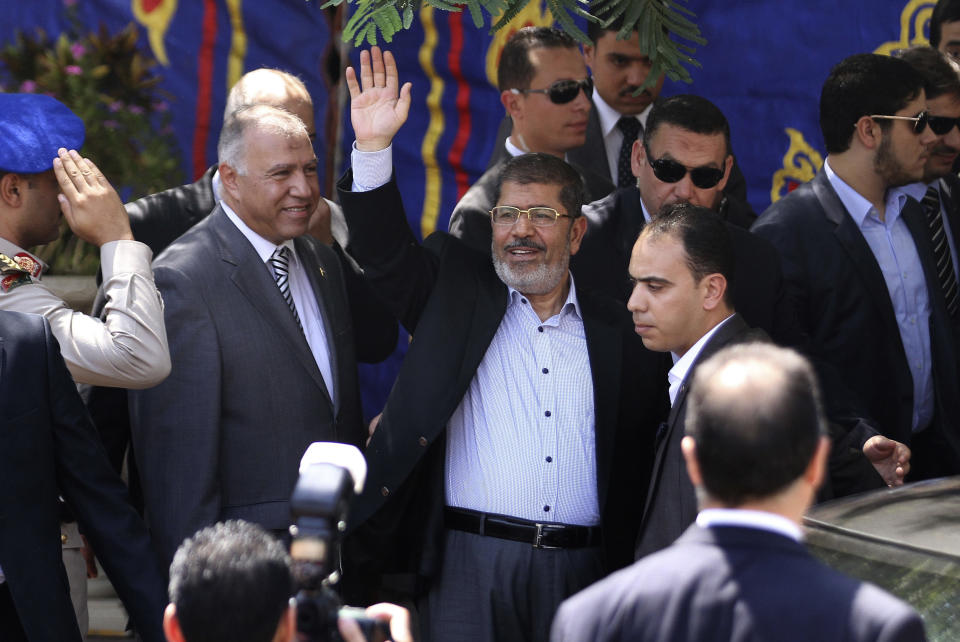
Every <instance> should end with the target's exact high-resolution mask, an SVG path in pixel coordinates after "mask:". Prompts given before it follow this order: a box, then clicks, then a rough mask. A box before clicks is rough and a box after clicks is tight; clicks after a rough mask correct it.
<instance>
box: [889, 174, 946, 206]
mask: <svg viewBox="0 0 960 642" xmlns="http://www.w3.org/2000/svg"><path fill="white" fill-rule="evenodd" d="M931 187H933V188H935V189H936V190H937V193H939V192H940V179H939V178H936V179H934V180H932V181H931V182H929V183H920V182H917V183H910V184H909V185H901V186H900V187H896V188H894V191H896V192H902V193H904V194H906V195H907V196H910V197H912V198H914V199H916V200H917V201H922V200H923V197H924V196H926V194H927V190H928V189H929V188H931Z"/></svg>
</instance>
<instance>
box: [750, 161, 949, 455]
mask: <svg viewBox="0 0 960 642" xmlns="http://www.w3.org/2000/svg"><path fill="white" fill-rule="evenodd" d="M901 216H902V217H903V220H904V222H905V223H906V225H907V227H908V229H909V230H910V233H911V235H912V236H913V240H914V243H915V245H916V248H917V252H918V254H919V256H920V261H921V263H922V265H923V271H924V277H925V278H926V282H927V292H928V295H929V301H930V349H931V350H930V351H931V353H932V354H931V356H932V358H933V383H934V392H935V404H936V407H935V416H934V421H933V425H932V426H931V428H932V429H934V430H938V431H940V432H941V433H942V435H943V437H944V438H945V439H946V440H947V442H948V443H949V446H950V448H951V449H952V451H953V453H952V454H953V455H954V457H955V458H956V461H957V466H956V467H955V470H956V471H960V431H958V429H957V427H958V425H960V423H958V422H960V385H958V368H957V364H958V352H957V343H956V340H955V336H954V333H953V330H952V324H951V323H950V321H949V318H948V316H947V312H946V303H945V301H944V297H943V292H942V290H941V289H940V287H939V282H938V281H937V276H936V267H935V265H934V260H933V249H932V246H931V241H930V234H929V231H928V228H927V225H926V221H925V219H924V216H923V212H922V209H921V207H920V205H919V203H917V202H916V201H914V200H913V199H908V201H907V205H906V206H904V211H903V212H902V214H901ZM753 231H754V233H755V234H757V235H758V236H761V237H763V238H766V239H767V240H769V241H770V242H771V243H773V244H774V245H775V246H776V247H777V249H778V250H779V251H780V257H781V259H782V261H783V272H784V277H785V278H786V282H787V288H788V292H789V295H790V298H791V299H792V300H793V302H794V308H795V309H796V311H797V317H798V321H799V322H800V324H801V326H802V327H803V329H804V330H805V332H806V334H807V335H808V337H809V339H810V344H809V350H810V351H811V353H812V354H813V356H814V357H816V358H819V359H823V360H825V361H827V362H830V363H832V364H833V365H834V367H835V368H836V369H837V370H838V371H839V372H840V374H841V377H842V380H843V383H844V384H845V385H847V386H848V387H849V388H850V389H851V390H852V392H853V395H854V397H853V398H852V399H851V401H852V402H854V403H857V404H859V406H860V413H859V414H860V416H863V417H868V418H870V419H871V420H872V421H873V422H874V424H875V425H876V426H877V427H878V428H879V430H880V432H881V433H882V434H884V435H886V436H887V437H890V438H891V439H896V440H897V441H901V442H903V443H906V444H908V445H909V444H910V441H911V438H912V432H911V422H912V413H913V379H912V375H911V373H910V369H909V367H908V364H907V357H906V353H905V352H904V349H903V343H902V342H901V340H900V332H899V329H898V326H897V321H896V318H895V316H894V311H893V304H892V303H891V301H890V294H889V293H888V291H887V287H886V283H885V282H884V279H883V275H882V273H881V272H880V266H879V265H878V264H877V260H876V259H875V258H874V256H873V253H872V252H871V250H870V246H869V245H867V242H866V240H865V239H864V238H863V234H862V233H861V232H860V230H859V228H858V227H857V224H856V223H855V222H854V220H853V219H852V218H851V217H850V214H849V213H848V212H847V211H846V209H845V208H844V206H843V203H842V202H841V201H840V197H839V196H837V193H836V192H835V191H834V189H833V187H832V186H831V185H830V182H829V180H828V179H827V176H826V174H825V173H824V172H823V171H821V172H820V173H819V174H817V176H816V177H815V178H814V179H813V180H812V181H810V182H809V183H806V184H804V185H801V186H800V187H799V188H797V189H796V190H794V191H793V192H791V193H790V194H788V195H787V196H785V197H784V198H782V199H780V200H779V201H777V202H776V203H774V204H773V205H771V206H770V208H769V209H768V210H767V211H766V212H764V213H763V215H762V216H761V217H760V218H759V219H758V220H757V223H756V224H755V225H754V227H753ZM915 463H918V462H915ZM919 463H922V462H919Z"/></svg>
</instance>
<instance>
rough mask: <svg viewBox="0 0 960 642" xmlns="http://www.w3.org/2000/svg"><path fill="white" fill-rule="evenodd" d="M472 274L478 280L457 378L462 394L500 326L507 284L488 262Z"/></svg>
mask: <svg viewBox="0 0 960 642" xmlns="http://www.w3.org/2000/svg"><path fill="white" fill-rule="evenodd" d="M476 274H477V279H478V281H479V283H478V284H477V297H476V300H475V301H474V302H473V314H472V315H470V318H471V320H472V322H471V326H470V329H469V331H468V332H467V335H466V336H467V344H466V348H465V350H464V358H463V361H462V363H461V367H460V373H459V375H458V377H457V381H458V382H459V383H458V385H460V386H461V387H462V389H463V394H466V390H467V386H469V385H470V382H471V381H472V380H473V377H474V375H475V374H476V373H477V368H478V367H479V366H480V362H481V361H482V360H483V356H484V355H485V354H486V353H487V348H489V347H490V343H491V342H492V341H493V337H494V336H495V335H496V333H497V330H498V329H499V328H500V322H501V321H503V315H504V314H505V313H506V311H507V299H508V296H509V293H508V291H507V286H506V285H504V284H503V282H502V281H501V280H500V279H499V278H498V277H497V276H496V273H495V272H494V271H493V266H492V264H491V267H490V269H489V270H478V271H477V273H476ZM463 394H460V395H457V403H459V399H461V398H463ZM454 410H455V408H451V410H450V414H453V411H454Z"/></svg>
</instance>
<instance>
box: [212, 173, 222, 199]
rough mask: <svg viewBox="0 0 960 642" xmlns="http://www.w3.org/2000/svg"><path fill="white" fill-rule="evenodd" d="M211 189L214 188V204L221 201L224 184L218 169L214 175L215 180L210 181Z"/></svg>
mask: <svg viewBox="0 0 960 642" xmlns="http://www.w3.org/2000/svg"><path fill="white" fill-rule="evenodd" d="M210 183H211V187H213V200H214V202H219V201H220V193H221V187H220V186H221V185H223V182H222V181H221V180H220V170H219V169H217V170H216V171H215V172H214V173H213V178H212V179H211V180H210Z"/></svg>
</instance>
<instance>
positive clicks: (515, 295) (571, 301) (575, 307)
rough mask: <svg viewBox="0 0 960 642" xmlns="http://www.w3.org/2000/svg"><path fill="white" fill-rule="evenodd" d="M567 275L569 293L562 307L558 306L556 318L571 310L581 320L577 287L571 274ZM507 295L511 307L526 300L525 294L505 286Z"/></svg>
mask: <svg viewBox="0 0 960 642" xmlns="http://www.w3.org/2000/svg"><path fill="white" fill-rule="evenodd" d="M567 274H568V276H569V277H570V291H569V292H567V299H566V301H564V302H563V305H562V306H560V312H559V314H558V315H557V316H560V315H562V314H564V313H565V312H566V311H567V310H572V311H573V312H574V314H576V315H577V317H578V318H579V319H581V320H582V319H583V314H582V313H581V312H580V301H579V299H577V286H576V284H575V283H574V282H573V274H570V273H569V272H567ZM507 295H508V297H509V301H510V305H511V306H512V305H522V304H521V303H520V300H521V299H526V298H527V296H526V295H525V294H523V293H522V292H520V291H519V290H515V289H513V288H512V287H510V286H509V285H508V286H507Z"/></svg>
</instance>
